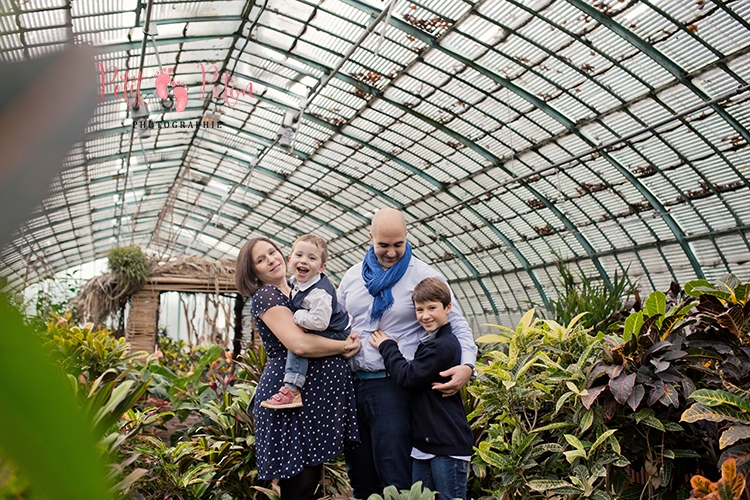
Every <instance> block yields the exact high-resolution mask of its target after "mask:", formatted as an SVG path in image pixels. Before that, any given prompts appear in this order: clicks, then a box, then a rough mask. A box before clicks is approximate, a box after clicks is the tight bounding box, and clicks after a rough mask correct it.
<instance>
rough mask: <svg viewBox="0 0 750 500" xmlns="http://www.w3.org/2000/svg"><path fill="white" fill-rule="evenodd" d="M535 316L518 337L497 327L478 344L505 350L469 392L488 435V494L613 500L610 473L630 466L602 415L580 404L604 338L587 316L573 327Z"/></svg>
mask: <svg viewBox="0 0 750 500" xmlns="http://www.w3.org/2000/svg"><path fill="white" fill-rule="evenodd" d="M534 313H535V311H534V309H531V310H530V311H528V312H527V313H526V314H525V315H524V316H523V318H522V319H521V322H520V323H519V324H518V327H517V328H516V330H515V331H513V330H511V329H509V328H505V327H502V326H498V325H492V326H494V327H496V328H497V329H498V330H499V332H498V333H496V334H490V335H485V336H483V337H480V338H479V339H477V342H493V343H498V344H500V345H498V346H497V347H499V349H498V350H493V351H491V352H489V353H487V354H486V355H485V359H486V363H485V362H480V363H478V364H477V370H478V371H479V372H480V374H481V375H480V377H479V379H478V380H477V381H476V383H475V384H474V385H473V386H471V387H470V388H469V391H470V392H471V393H472V394H473V395H474V396H475V397H477V398H479V399H480V400H481V401H480V402H479V404H478V405H477V409H476V410H475V411H474V412H473V413H472V414H471V415H470V416H469V418H470V420H471V421H472V426H473V427H474V428H476V429H487V431H486V434H484V435H483V436H482V440H481V441H480V442H479V445H478V447H477V456H476V457H475V459H474V470H475V472H477V473H478V474H479V475H484V476H487V477H488V481H487V482H489V485H488V487H487V488H486V489H487V490H488V491H490V492H491V494H492V496H493V497H497V498H524V499H526V498H529V499H530V498H548V497H549V496H550V495H552V496H555V495H569V496H567V497H566V498H570V499H577V498H601V499H608V498H610V496H609V493H608V492H607V488H606V481H605V478H606V475H607V474H606V471H607V470H608V469H611V468H613V467H624V466H626V465H627V464H628V460H627V459H626V458H625V457H623V456H622V455H621V454H620V445H619V442H618V440H617V438H616V436H615V432H616V429H608V428H606V427H605V426H604V424H603V421H602V418H601V410H600V409H586V408H584V407H583V406H582V405H581V402H580V400H581V398H583V397H586V396H587V392H586V390H585V389H584V385H585V382H586V378H587V376H586V370H587V367H589V366H590V365H592V364H593V363H594V362H595V361H596V360H597V359H599V356H600V354H599V353H600V350H601V348H602V336H601V335H598V336H592V335H590V334H589V333H588V332H589V329H587V328H585V327H584V326H583V325H582V324H580V323H579V320H580V319H581V317H582V315H579V316H577V317H575V318H573V319H572V320H571V321H570V322H569V324H567V326H565V325H560V324H558V323H557V322H555V321H552V320H544V321H543V320H539V319H535V318H534Z"/></svg>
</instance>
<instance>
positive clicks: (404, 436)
mask: <svg viewBox="0 0 750 500" xmlns="http://www.w3.org/2000/svg"><path fill="white" fill-rule="evenodd" d="M406 237H407V232H406V221H405V220H404V216H403V214H402V213H401V212H400V211H398V210H395V209H393V208H384V209H382V210H379V211H378V212H377V213H375V215H374V216H373V218H372V225H371V227H370V243H371V246H370V249H369V250H368V252H367V254H366V255H365V258H364V259H363V261H362V262H360V263H358V264H355V265H354V266H352V267H351V268H350V269H349V270H348V271H347V272H346V274H345V275H344V278H343V279H342V280H341V284H340V286H339V290H338V299H339V303H340V304H342V305H343V306H344V307H345V308H346V310H347V312H348V313H349V315H350V316H351V317H352V324H351V327H352V331H353V332H357V333H359V335H360V339H361V342H362V348H361V349H360V351H359V352H358V353H357V355H356V356H354V357H353V358H352V359H351V366H352V371H353V375H354V389H355V392H356V395H357V420H358V422H359V432H360V438H361V441H362V442H361V444H360V445H359V446H357V447H356V448H354V449H352V450H349V451H347V452H346V465H347V470H348V472H349V479H350V480H351V483H352V488H353V489H354V497H355V498H358V499H366V498H367V497H369V496H370V495H371V494H373V493H382V491H383V488H385V487H386V486H388V485H394V486H396V487H397V488H398V489H408V488H410V487H411V484H412V479H411V456H412V451H413V450H412V445H411V434H410V429H409V427H410V424H409V418H410V417H409V393H408V392H406V391H404V390H403V389H401V388H399V387H398V386H397V385H396V384H395V382H394V381H393V380H392V379H391V378H390V376H389V375H388V373H387V372H386V371H385V365H384V364H383V358H382V357H381V356H380V353H379V352H378V350H377V349H376V348H374V347H373V346H372V345H370V343H369V342H368V340H369V337H370V335H371V333H372V332H373V331H374V330H382V331H384V332H386V333H387V334H388V336H389V337H391V338H393V339H396V341H397V342H398V347H399V350H400V351H401V353H402V354H403V355H404V357H405V358H406V359H407V361H411V360H412V359H413V358H414V353H415V352H416V349H417V346H418V345H419V340H420V336H421V335H422V333H423V329H422V327H421V326H420V325H419V323H418V322H417V319H416V314H415V312H414V304H413V303H412V300H411V295H412V292H413V291H414V287H415V286H416V285H417V283H419V282H420V281H422V280H423V279H425V278H428V277H436V278H439V279H441V280H443V281H446V280H445V278H444V277H443V276H442V275H441V274H440V273H439V272H437V271H436V270H435V269H433V268H432V267H431V266H429V265H428V264H426V263H424V262H422V261H421V260H419V259H417V258H416V257H413V256H412V254H411V245H409V242H408V241H407V238H406ZM452 295H453V294H452V293H451V299H452V303H453V309H452V310H451V312H450V315H449V316H448V320H449V322H450V324H451V327H452V329H453V333H454V334H455V335H456V337H457V338H458V340H459V343H460V344H461V363H462V364H461V365H458V366H454V367H453V368H451V369H449V370H447V371H445V372H442V373H441V376H443V377H445V378H446V379H450V380H447V381H446V382H445V383H442V384H433V389H434V390H438V391H441V392H442V393H444V394H445V395H446V396H451V395H453V394H455V393H456V392H457V391H458V390H459V389H460V388H461V387H462V386H463V385H464V384H466V382H468V381H469V379H470V378H471V375H472V373H473V371H474V364H475V363H476V355H477V348H476V344H474V337H473V335H472V333H471V328H470V327H469V324H468V323H467V321H466V319H465V318H464V317H463V315H462V314H461V310H460V309H459V308H458V306H457V304H456V301H455V297H453V296H452ZM416 451H417V452H418V451H419V450H416ZM418 458H421V459H424V458H425V457H421V456H420V457H418Z"/></svg>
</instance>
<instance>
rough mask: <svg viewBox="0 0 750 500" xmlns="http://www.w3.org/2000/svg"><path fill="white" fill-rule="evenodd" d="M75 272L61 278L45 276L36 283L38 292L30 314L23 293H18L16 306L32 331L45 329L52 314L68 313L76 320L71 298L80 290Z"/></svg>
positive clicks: (61, 314)
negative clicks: (22, 313)
mask: <svg viewBox="0 0 750 500" xmlns="http://www.w3.org/2000/svg"><path fill="white" fill-rule="evenodd" d="M76 272H77V271H74V272H72V273H68V274H67V275H66V276H65V278H63V279H58V278H45V279H43V280H42V281H40V282H39V283H37V285H36V286H37V287H38V292H37V293H36V296H35V297H34V299H33V301H32V304H33V310H34V312H33V314H31V315H29V314H28V309H29V307H28V304H27V303H24V301H23V295H22V294H19V295H18V298H17V304H16V305H17V308H18V309H19V310H20V311H23V312H25V314H26V317H25V318H24V321H25V323H26V324H27V325H29V326H30V327H31V328H32V329H33V330H34V331H37V332H43V331H45V330H46V329H47V321H48V320H49V318H50V317H51V316H52V315H57V316H58V317H60V316H66V315H70V316H71V317H72V321H74V322H77V321H78V317H77V314H76V308H75V307H74V306H73V303H72V300H73V298H74V297H75V296H76V295H78V293H79V292H80V288H79V286H78V283H77V280H76V278H75V273H76Z"/></svg>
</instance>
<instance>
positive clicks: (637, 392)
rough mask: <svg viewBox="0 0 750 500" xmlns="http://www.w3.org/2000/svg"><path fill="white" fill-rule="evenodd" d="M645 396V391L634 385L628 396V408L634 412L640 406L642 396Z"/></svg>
mask: <svg viewBox="0 0 750 500" xmlns="http://www.w3.org/2000/svg"><path fill="white" fill-rule="evenodd" d="M645 395H646V389H644V388H643V386H642V385H641V384H638V385H636V386H635V387H634V388H633V392H631V393H630V396H628V406H630V408H632V409H633V411H636V410H637V409H638V405H639V404H641V401H642V400H643V396H645Z"/></svg>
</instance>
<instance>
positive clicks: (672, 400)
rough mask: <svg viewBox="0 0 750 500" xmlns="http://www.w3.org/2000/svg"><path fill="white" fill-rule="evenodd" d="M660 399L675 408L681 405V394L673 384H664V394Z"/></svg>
mask: <svg viewBox="0 0 750 500" xmlns="http://www.w3.org/2000/svg"><path fill="white" fill-rule="evenodd" d="M659 401H660V402H661V404H663V405H664V406H669V405H672V406H674V407H675V408H679V406H680V396H679V394H677V391H676V390H675V388H674V386H672V384H664V394H663V395H662V397H661V398H659Z"/></svg>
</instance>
